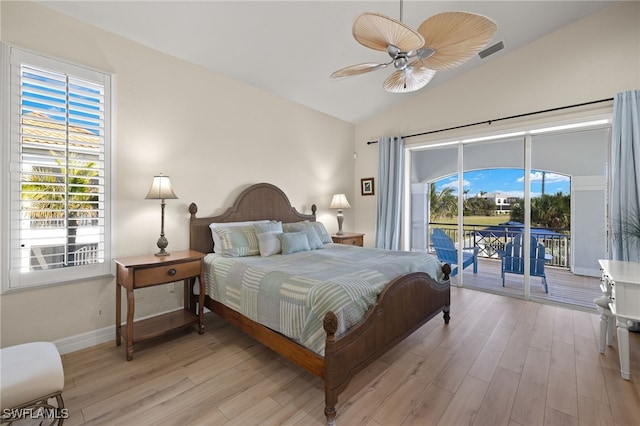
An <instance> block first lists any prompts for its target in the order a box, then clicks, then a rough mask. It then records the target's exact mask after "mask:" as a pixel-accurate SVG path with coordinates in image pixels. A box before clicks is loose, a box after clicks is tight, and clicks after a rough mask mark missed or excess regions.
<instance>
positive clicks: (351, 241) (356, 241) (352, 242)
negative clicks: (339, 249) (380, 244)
mask: <svg viewBox="0 0 640 426" xmlns="http://www.w3.org/2000/svg"><path fill="white" fill-rule="evenodd" d="M340 243H341V244H346V245H349V246H362V237H352V238H343V239H342V241H341V242H340Z"/></svg>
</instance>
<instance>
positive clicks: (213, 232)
mask: <svg viewBox="0 0 640 426" xmlns="http://www.w3.org/2000/svg"><path fill="white" fill-rule="evenodd" d="M266 222H269V220H266V219H265V220H248V221H246V222H220V223H210V224H209V228H210V229H211V236H212V237H213V251H215V252H216V253H219V250H220V248H221V247H222V240H221V239H220V235H218V233H217V232H216V228H219V227H221V226H224V227H225V228H231V227H234V226H250V225H253V224H256V223H266Z"/></svg>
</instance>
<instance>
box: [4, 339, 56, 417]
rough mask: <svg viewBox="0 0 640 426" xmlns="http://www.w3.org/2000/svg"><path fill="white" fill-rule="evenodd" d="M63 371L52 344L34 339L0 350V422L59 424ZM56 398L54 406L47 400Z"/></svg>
mask: <svg viewBox="0 0 640 426" xmlns="http://www.w3.org/2000/svg"><path fill="white" fill-rule="evenodd" d="M63 387H64V370H63V369H62V360H61V359H60V353H59V352H58V349H57V348H56V346H55V345H54V344H53V343H50V342H34V343H25V344H22V345H16V346H10V347H8V348H3V349H0V407H1V408H2V411H1V412H0V415H1V417H0V419H1V420H0V423H11V422H12V421H15V420H17V419H18V418H36V419H39V420H42V421H43V424H54V423H55V422H56V421H57V424H59V425H61V424H62V421H63V419H64V418H66V417H67V411H66V410H65V409H64V401H63V400H62V388H63ZM54 398H55V399H56V405H52V404H50V403H49V400H50V399H54Z"/></svg>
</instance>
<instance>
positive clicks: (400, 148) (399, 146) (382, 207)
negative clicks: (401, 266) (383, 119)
mask: <svg viewBox="0 0 640 426" xmlns="http://www.w3.org/2000/svg"><path fill="white" fill-rule="evenodd" d="M403 174H404V140H403V139H402V138H401V137H394V138H382V139H380V140H378V199H377V200H378V203H377V215H376V248H382V249H390V250H398V249H399V247H400V232H401V229H400V222H401V219H402V186H403V185H402V182H403Z"/></svg>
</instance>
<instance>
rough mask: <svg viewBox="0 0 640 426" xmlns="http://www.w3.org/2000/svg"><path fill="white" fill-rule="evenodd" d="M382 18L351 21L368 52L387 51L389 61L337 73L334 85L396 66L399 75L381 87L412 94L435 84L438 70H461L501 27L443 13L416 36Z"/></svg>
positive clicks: (462, 14)
mask: <svg viewBox="0 0 640 426" xmlns="http://www.w3.org/2000/svg"><path fill="white" fill-rule="evenodd" d="M401 20H402V1H401V3H400V21H397V20H395V19H393V18H389V17H387V16H385V15H381V14H378V13H363V14H362V15H360V16H358V17H357V18H356V19H355V21H354V22H353V29H352V33H353V37H354V38H355V39H356V41H357V42H358V43H360V44H362V45H363V46H365V47H368V48H371V49H375V50H380V51H383V52H387V53H388V54H389V56H390V57H391V61H389V62H382V63H377V62H367V63H363V64H358V65H351V66H348V67H345V68H342V69H339V70H337V71H335V72H333V73H332V74H331V78H332V79H333V80H337V79H341V78H343V77H350V76H354V75H359V74H364V73H367V72H371V71H375V70H378V69H382V68H386V67H388V66H389V65H392V64H393V67H394V68H395V71H394V72H393V73H392V74H391V75H390V76H389V77H388V78H387V79H386V80H385V81H384V85H383V87H384V88H385V90H387V91H388V92H392V93H407V92H413V91H416V90H418V89H421V88H423V87H424V86H426V85H427V83H429V81H431V79H432V78H433V76H434V75H435V74H436V72H437V71H444V70H449V69H452V68H455V67H457V66H459V65H462V64H463V63H464V62H466V61H467V60H469V59H471V58H472V57H473V55H475V54H476V53H478V52H480V51H481V50H482V49H484V47H485V46H486V45H487V44H488V43H489V42H490V41H491V39H493V37H494V36H495V34H496V32H497V30H498V27H497V25H496V23H495V22H493V21H492V20H491V19H489V18H487V17H485V16H482V15H477V14H474V13H470V12H443V13H439V14H437V15H434V16H432V17H430V18H428V19H427V20H425V21H424V22H423V23H422V25H420V27H419V28H418V31H414V30H412V29H411V28H409V27H408V26H406V25H404V24H403V23H402V22H401Z"/></svg>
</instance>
